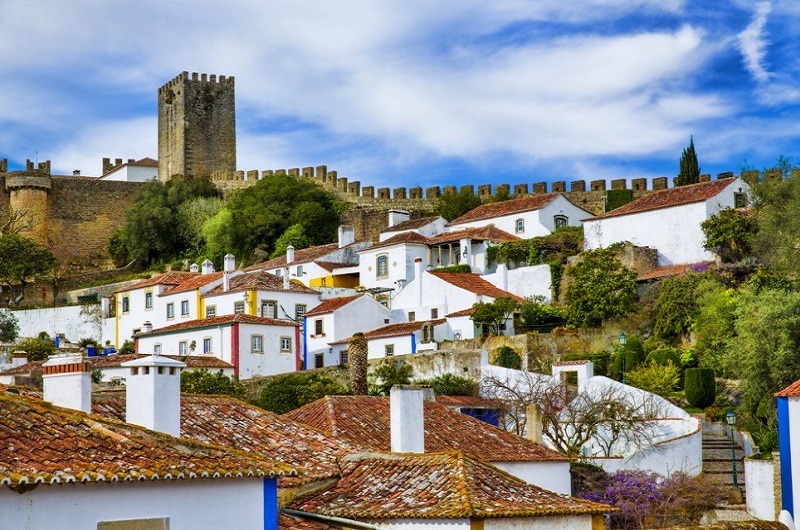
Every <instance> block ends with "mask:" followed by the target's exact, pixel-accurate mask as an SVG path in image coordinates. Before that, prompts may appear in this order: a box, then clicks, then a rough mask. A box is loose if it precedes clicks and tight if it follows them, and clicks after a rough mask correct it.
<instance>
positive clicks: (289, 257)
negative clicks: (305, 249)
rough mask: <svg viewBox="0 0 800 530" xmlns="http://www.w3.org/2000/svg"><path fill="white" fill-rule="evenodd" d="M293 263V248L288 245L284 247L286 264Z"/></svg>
mask: <svg viewBox="0 0 800 530" xmlns="http://www.w3.org/2000/svg"><path fill="white" fill-rule="evenodd" d="M293 262H294V247H293V246H292V245H289V246H288V247H286V264H287V265H288V264H290V263H293Z"/></svg>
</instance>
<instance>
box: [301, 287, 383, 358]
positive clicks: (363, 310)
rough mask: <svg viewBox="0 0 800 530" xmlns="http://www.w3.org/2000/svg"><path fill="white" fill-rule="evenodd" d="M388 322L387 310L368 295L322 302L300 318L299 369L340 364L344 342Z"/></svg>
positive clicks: (344, 347)
mask: <svg viewBox="0 0 800 530" xmlns="http://www.w3.org/2000/svg"><path fill="white" fill-rule="evenodd" d="M388 323H389V310H388V309H387V308H386V306H384V305H383V304H381V303H380V302H377V301H375V300H374V299H373V298H372V297H371V296H369V295H366V294H361V295H357V296H347V297H342V298H331V299H329V300H324V301H323V302H322V303H321V304H320V305H318V306H317V307H316V308H314V309H312V310H311V311H309V312H308V313H306V314H305V316H304V323H303V331H304V334H305V340H304V341H303V345H304V351H303V366H304V367H305V368H306V369H309V368H322V367H323V366H335V365H338V364H342V362H343V361H344V359H342V358H340V356H339V355H340V353H341V351H342V350H345V349H347V343H346V342H344V343H343V342H342V341H345V340H347V339H348V338H349V337H351V336H352V335H353V334H355V333H357V332H359V331H362V332H363V331H367V330H370V329H375V328H378V327H380V326H384V325H386V324H388Z"/></svg>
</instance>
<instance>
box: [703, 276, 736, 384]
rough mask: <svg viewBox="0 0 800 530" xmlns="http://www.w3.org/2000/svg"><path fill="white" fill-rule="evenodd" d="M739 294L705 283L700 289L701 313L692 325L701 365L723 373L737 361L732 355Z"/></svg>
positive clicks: (732, 290)
mask: <svg viewBox="0 0 800 530" xmlns="http://www.w3.org/2000/svg"><path fill="white" fill-rule="evenodd" d="M737 298H738V296H737V292H736V291H735V290H734V289H730V288H726V287H725V286H724V285H722V284H716V283H708V282H705V283H703V284H702V285H700V286H699V288H698V295H697V299H696V301H697V307H698V310H697V314H696V317H695V320H694V324H693V325H692V332H693V334H694V339H695V348H696V349H697V354H698V357H699V361H700V365H701V366H703V367H705V368H713V369H714V370H715V371H716V372H718V373H720V374H722V373H723V372H725V371H727V370H728V368H729V367H732V363H733V362H735V360H733V359H731V358H730V356H729V355H728V345H729V344H730V342H731V341H732V340H733V339H734V335H735V330H734V324H735V321H736V315H735V312H736V306H737Z"/></svg>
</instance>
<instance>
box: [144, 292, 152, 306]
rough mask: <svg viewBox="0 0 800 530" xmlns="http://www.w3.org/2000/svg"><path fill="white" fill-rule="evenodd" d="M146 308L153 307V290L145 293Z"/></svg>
mask: <svg viewBox="0 0 800 530" xmlns="http://www.w3.org/2000/svg"><path fill="white" fill-rule="evenodd" d="M144 308H145V309H153V291H147V292H146V293H144Z"/></svg>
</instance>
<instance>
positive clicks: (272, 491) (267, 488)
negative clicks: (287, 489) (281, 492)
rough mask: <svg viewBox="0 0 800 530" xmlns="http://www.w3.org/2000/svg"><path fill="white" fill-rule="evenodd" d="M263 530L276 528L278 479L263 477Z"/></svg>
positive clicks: (274, 529) (275, 529) (276, 529)
mask: <svg viewBox="0 0 800 530" xmlns="http://www.w3.org/2000/svg"><path fill="white" fill-rule="evenodd" d="M264 530H278V479H275V478H265V479H264Z"/></svg>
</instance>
